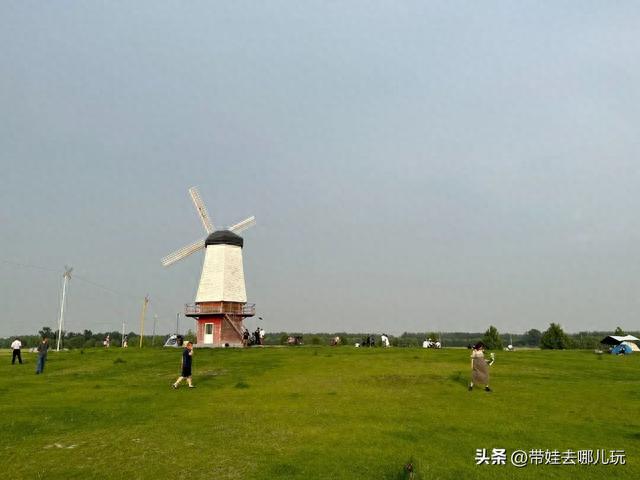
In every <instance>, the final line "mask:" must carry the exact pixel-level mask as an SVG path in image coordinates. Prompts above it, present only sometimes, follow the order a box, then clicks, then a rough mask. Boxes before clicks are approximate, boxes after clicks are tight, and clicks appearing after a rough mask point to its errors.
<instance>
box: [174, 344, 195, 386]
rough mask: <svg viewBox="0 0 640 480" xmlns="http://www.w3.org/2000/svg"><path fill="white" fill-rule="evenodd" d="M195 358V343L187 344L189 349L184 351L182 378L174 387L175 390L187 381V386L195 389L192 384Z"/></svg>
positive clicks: (179, 378)
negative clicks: (183, 381)
mask: <svg viewBox="0 0 640 480" xmlns="http://www.w3.org/2000/svg"><path fill="white" fill-rule="evenodd" d="M192 358H193V343H191V342H187V347H186V348H185V349H184V350H183V351H182V372H181V373H180V376H179V377H178V379H177V380H176V382H175V383H174V384H173V385H172V386H173V388H178V385H180V382H182V380H184V379H185V378H186V379H187V384H188V385H189V388H195V385H194V384H193V383H191V360H192Z"/></svg>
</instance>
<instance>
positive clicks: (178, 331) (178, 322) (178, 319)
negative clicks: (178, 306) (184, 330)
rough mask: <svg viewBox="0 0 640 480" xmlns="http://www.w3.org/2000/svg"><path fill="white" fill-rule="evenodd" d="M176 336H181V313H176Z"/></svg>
mask: <svg viewBox="0 0 640 480" xmlns="http://www.w3.org/2000/svg"><path fill="white" fill-rule="evenodd" d="M176 335H180V312H178V313H176Z"/></svg>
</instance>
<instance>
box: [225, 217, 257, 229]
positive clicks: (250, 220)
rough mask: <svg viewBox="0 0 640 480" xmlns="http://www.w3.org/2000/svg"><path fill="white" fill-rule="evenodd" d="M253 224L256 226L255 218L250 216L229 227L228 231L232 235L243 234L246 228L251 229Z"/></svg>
mask: <svg viewBox="0 0 640 480" xmlns="http://www.w3.org/2000/svg"><path fill="white" fill-rule="evenodd" d="M255 224H256V217H254V216H251V217H249V218H247V219H246V220H243V221H241V222H240V223H236V224H235V225H234V226H232V227H229V231H231V232H233V233H240V232H244V231H245V230H246V229H247V228H249V227H253V226H254V225H255Z"/></svg>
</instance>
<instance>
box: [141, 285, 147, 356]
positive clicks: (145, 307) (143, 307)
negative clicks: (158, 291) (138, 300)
mask: <svg viewBox="0 0 640 480" xmlns="http://www.w3.org/2000/svg"><path fill="white" fill-rule="evenodd" d="M147 305H149V295H146V296H145V297H144V301H143V302H142V313H141V314H140V348H142V339H143V338H144V317H145V316H146V315H147Z"/></svg>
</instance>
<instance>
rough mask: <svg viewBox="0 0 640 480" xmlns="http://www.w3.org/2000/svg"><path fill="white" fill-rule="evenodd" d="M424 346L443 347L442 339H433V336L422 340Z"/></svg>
mask: <svg viewBox="0 0 640 480" xmlns="http://www.w3.org/2000/svg"><path fill="white" fill-rule="evenodd" d="M422 348H442V344H441V343H440V340H432V339H431V338H427V339H426V340H425V341H424V342H422Z"/></svg>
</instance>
